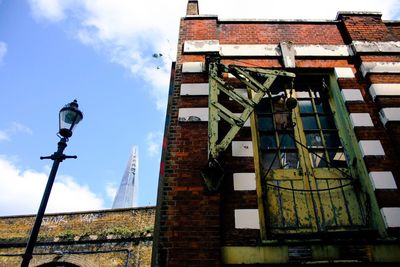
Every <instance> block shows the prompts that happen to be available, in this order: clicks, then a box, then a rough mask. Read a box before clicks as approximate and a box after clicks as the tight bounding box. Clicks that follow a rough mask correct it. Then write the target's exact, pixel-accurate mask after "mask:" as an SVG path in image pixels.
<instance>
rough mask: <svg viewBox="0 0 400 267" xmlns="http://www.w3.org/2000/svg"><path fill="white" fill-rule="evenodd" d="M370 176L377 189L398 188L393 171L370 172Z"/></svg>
mask: <svg viewBox="0 0 400 267" xmlns="http://www.w3.org/2000/svg"><path fill="white" fill-rule="evenodd" d="M369 178H370V180H371V182H372V185H373V186H374V190H375V189H397V185H396V181H395V180H394V177H393V174H392V172H387V171H384V172H370V173H369Z"/></svg>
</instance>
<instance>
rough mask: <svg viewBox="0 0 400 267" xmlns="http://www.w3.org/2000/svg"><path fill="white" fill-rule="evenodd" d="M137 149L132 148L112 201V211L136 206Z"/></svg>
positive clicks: (135, 147) (137, 180)
mask: <svg viewBox="0 0 400 267" xmlns="http://www.w3.org/2000/svg"><path fill="white" fill-rule="evenodd" d="M138 174H139V148H138V147H137V146H133V147H132V152H131V155H130V157H129V160H128V164H127V166H126V169H125V172H124V175H123V176H122V180H121V185H120V186H119V189H118V192H117V194H116V196H115V199H114V204H113V206H112V208H113V209H117V208H130V207H136V206H137V195H138V186H139V184H138V182H139V179H138V178H139V175H138Z"/></svg>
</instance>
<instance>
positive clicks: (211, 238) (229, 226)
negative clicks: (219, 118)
mask: <svg viewBox="0 0 400 267" xmlns="http://www.w3.org/2000/svg"><path fill="white" fill-rule="evenodd" d="M339 18H340V19H343V20H342V21H336V22H334V21H332V22H326V23H322V22H318V23H317V22H310V23H307V22H297V23H293V22H286V23H285V22H275V23H274V22H271V21H269V22H257V23H250V22H223V21H218V19H217V18H216V17H187V18H183V19H182V20H181V26H180V29H179V33H180V34H179V42H178V55H177V64H176V76H175V78H174V81H173V94H172V95H171V102H170V105H169V109H168V115H167V116H168V117H169V119H170V124H169V127H168V128H167V129H166V131H167V132H166V147H165V151H164V153H165V158H164V162H163V163H164V166H165V171H164V173H163V175H162V177H161V179H160V186H161V187H162V190H161V191H160V193H159V203H158V204H159V205H158V209H159V213H158V216H159V218H158V221H159V228H158V229H159V230H158V233H156V234H157V235H158V249H157V251H156V252H155V253H156V255H157V262H153V264H154V265H159V266H219V265H220V264H221V262H220V258H221V254H220V247H221V246H223V245H257V244H260V232H259V230H246V229H235V226H234V217H233V216H234V212H233V211H234V209H238V208H246V209H247V208H251V209H257V207H258V203H257V196H256V194H255V192H248V191H234V190H233V182H232V174H233V173H235V172H254V163H253V159H252V158H237V157H235V158H234V157H232V156H231V155H232V153H231V148H230V147H229V148H228V150H227V151H226V153H225V154H224V167H225V169H226V170H227V173H226V176H225V178H224V180H223V182H222V185H221V191H220V192H219V193H215V194H210V193H209V192H208V191H207V189H206V187H205V185H204V182H203V179H202V177H201V175H200V171H201V169H202V168H203V167H204V166H205V164H206V162H207V154H208V150H207V142H208V136H207V134H208V128H207V127H208V124H207V123H206V122H189V123H188V122H185V123H183V122H179V121H178V112H179V108H187V107H206V106H207V104H208V97H207V96H180V85H181V84H182V83H205V82H207V81H208V76H207V74H205V73H198V74H197V73H196V74H193V73H192V74H189V73H182V64H183V63H184V62H198V61H201V62H205V55H204V54H200V55H199V54H183V43H184V41H186V40H219V42H220V44H277V43H279V42H282V41H290V42H293V43H294V44H325V45H328V44H329V45H333V44H335V45H343V44H348V42H349V41H354V40H360V41H363V40H367V41H393V40H398V35H397V33H398V28H397V27H396V26H391V27H390V29H389V28H388V27H387V26H386V25H385V24H384V23H383V22H382V21H381V20H380V17H379V16H340V17H339ZM396 36H397V37H396ZM396 38H397V39H396ZM367 61H372V62H374V61H390V62H394V61H400V57H399V56H398V55H385V56H382V55H379V54H378V55H374V54H372V55H361V56H360V55H357V56H355V57H348V58H329V59H327V58H296V67H297V68H302V69H310V68H312V69H324V70H326V69H330V70H332V69H333V68H335V67H350V68H352V69H353V70H354V72H355V73H356V77H355V78H351V79H339V81H338V82H339V86H340V88H359V89H360V90H361V93H362V95H363V96H364V100H365V103H357V104H354V103H353V104H347V109H348V111H349V112H368V113H369V114H370V115H371V117H372V120H373V122H374V125H375V126H376V127H375V128H374V129H373V130H366V129H357V130H356V135H357V137H358V138H359V139H379V140H381V141H382V145H383V147H384V149H385V151H386V152H387V156H386V157H383V158H382V157H381V158H373V157H366V159H365V161H366V165H367V168H368V170H369V171H374V170H383V169H384V170H392V172H393V174H394V175H395V177H396V179H397V180H396V181H397V183H398V184H399V185H400V182H399V177H400V176H399V171H398V167H397V166H400V162H399V161H398V159H397V158H398V156H397V155H398V153H399V151H400V150H399V144H398V142H397V141H396V140H399V139H398V137H400V128H399V126H397V125H388V128H387V129H385V128H384V126H383V125H382V123H381V122H380V120H379V117H378V111H379V109H380V108H381V107H382V106H390V105H391V104H388V103H389V102H390V101H395V100H390V99H387V100H385V99H378V100H377V101H376V102H373V100H372V98H371V97H370V95H369V93H368V87H369V85H370V84H371V83H372V82H374V83H377V82H381V83H382V82H384V83H387V82H393V83H396V82H397V83H398V82H399V81H400V78H399V77H400V76H399V75H375V74H373V75H369V76H367V77H363V76H362V74H361V73H360V72H359V71H358V68H359V66H360V64H361V63H362V62H367ZM238 62H240V65H244V66H254V65H255V66H259V67H267V68H283V65H282V61H281V59H280V58H279V57H268V58H260V57H257V58H226V59H223V63H225V64H231V63H233V64H238ZM221 101H223V102H224V101H225V104H226V105H232V104H231V103H229V101H228V100H227V99H225V100H224V99H222V100H221ZM387 101H389V102H387ZM396 103H399V102H394V104H393V105H397V104H396ZM234 109H235V107H232V110H234ZM220 130H221V131H223V130H224V129H223V127H222V128H221V129H220ZM235 140H251V133H250V129H245V128H244V129H242V130H241V131H240V132H239V134H238V136H237V137H236V139H235ZM393 142H395V143H396V146H393V145H392V143H393ZM386 191H387V190H386ZM386 191H385V190H380V191H379V192H377V194H376V195H377V199H378V202H379V205H380V206H393V205H395V206H399V207H400V201H399V200H398V199H400V198H399V197H398V194H399V193H398V191H397V190H396V192H386ZM156 229H157V228H156Z"/></svg>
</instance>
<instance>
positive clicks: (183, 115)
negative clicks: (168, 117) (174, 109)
mask: <svg viewBox="0 0 400 267" xmlns="http://www.w3.org/2000/svg"><path fill="white" fill-rule="evenodd" d="M178 120H179V121H181V122H198V121H208V108H180V109H179V113H178Z"/></svg>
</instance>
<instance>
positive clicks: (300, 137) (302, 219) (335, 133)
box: [253, 75, 366, 237]
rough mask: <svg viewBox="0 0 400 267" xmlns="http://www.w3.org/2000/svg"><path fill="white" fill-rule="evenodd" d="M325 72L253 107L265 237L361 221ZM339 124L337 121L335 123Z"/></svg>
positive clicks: (299, 80)
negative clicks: (290, 102)
mask: <svg viewBox="0 0 400 267" xmlns="http://www.w3.org/2000/svg"><path fill="white" fill-rule="evenodd" d="M327 82H329V77H328V76H319V75H304V76H300V75H298V77H297V78H296V79H295V83H294V88H293V90H292V91H291V94H292V96H293V97H295V98H296V99H297V101H298V102H297V103H298V104H297V107H296V108H295V109H294V110H293V111H292V112H290V111H288V110H287V108H286V106H285V99H284V97H283V94H281V95H272V97H265V98H263V99H262V101H261V102H260V103H259V105H258V106H257V107H256V109H255V117H256V120H255V122H256V125H254V126H253V127H256V130H257V134H258V141H257V142H258V147H259V150H258V153H259V157H256V158H259V168H258V174H257V175H258V176H259V178H260V180H261V184H262V196H263V200H264V203H263V207H264V216H265V218H264V221H265V230H266V236H267V237H276V236H279V235H290V234H313V235H315V234H319V233H324V234H326V233H328V232H340V231H348V230H351V229H355V228H360V227H365V225H366V219H365V217H366V216H365V207H364V206H363V204H362V201H360V199H359V193H358V192H357V186H356V185H355V178H356V177H354V176H355V175H354V173H355V172H354V171H353V170H352V169H351V168H350V165H351V164H349V162H351V159H350V158H349V156H348V155H346V148H345V147H344V146H343V141H342V139H341V135H343V134H345V133H344V132H342V133H341V132H340V124H341V123H343V122H340V120H339V118H335V115H334V112H333V111H334V108H335V103H334V100H333V98H332V94H331V92H330V88H329V87H328V85H327ZM338 126H339V127H338Z"/></svg>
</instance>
